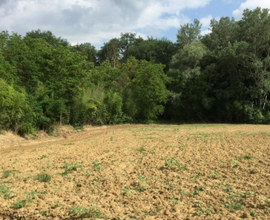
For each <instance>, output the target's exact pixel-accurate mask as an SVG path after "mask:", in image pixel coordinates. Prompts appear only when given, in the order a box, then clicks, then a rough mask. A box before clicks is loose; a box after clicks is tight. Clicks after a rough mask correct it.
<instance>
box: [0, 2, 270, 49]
mask: <svg viewBox="0 0 270 220" xmlns="http://www.w3.org/2000/svg"><path fill="white" fill-rule="evenodd" d="M256 7H262V8H270V0H0V19H1V22H0V31H4V30H7V31H9V32H12V31H13V32H16V33H19V34H21V35H25V33H26V32H29V31H32V30H37V29H40V30H45V31H46V30H50V31H52V33H53V34H55V35H56V36H58V37H62V38H64V39H67V40H68V41H69V42H70V43H71V44H77V43H85V42H89V43H91V44H93V45H95V46H96V47H97V48H99V47H100V46H102V45H103V43H104V42H107V41H108V40H110V39H111V38H114V37H119V36H120V33H125V32H135V33H137V35H140V36H142V37H144V38H146V37H147V36H153V37H154V38H162V37H165V38H168V39H169V40H172V41H175V40H176V34H177V31H178V29H179V28H180V25H183V24H186V23H190V22H193V20H194V19H195V18H197V19H198V20H200V21H201V23H202V25H203V27H202V33H203V34H207V33H209V32H210V30H209V24H210V20H211V19H213V18H215V19H217V20H218V19H219V18H220V17H224V16H229V17H234V18H235V19H236V20H239V19H241V15H242V12H243V10H244V9H246V8H248V9H251V10H252V9H255V8H256Z"/></svg>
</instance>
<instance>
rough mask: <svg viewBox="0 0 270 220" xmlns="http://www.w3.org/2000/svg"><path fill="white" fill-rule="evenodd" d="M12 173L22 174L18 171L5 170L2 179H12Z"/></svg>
mask: <svg viewBox="0 0 270 220" xmlns="http://www.w3.org/2000/svg"><path fill="white" fill-rule="evenodd" d="M12 173H20V171H18V170H5V171H3V174H2V178H3V179H5V178H8V177H10V175H11V174H12Z"/></svg>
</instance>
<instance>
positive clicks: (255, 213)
mask: <svg viewBox="0 0 270 220" xmlns="http://www.w3.org/2000/svg"><path fill="white" fill-rule="evenodd" d="M249 214H250V215H251V216H255V215H257V212H255V211H254V210H252V211H250V212H249Z"/></svg>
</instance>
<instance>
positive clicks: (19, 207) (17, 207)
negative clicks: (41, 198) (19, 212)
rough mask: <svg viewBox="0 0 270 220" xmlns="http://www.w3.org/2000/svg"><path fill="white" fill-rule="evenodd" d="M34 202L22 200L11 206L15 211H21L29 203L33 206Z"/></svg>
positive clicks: (29, 199)
mask: <svg viewBox="0 0 270 220" xmlns="http://www.w3.org/2000/svg"><path fill="white" fill-rule="evenodd" d="M33 201H34V200H33V199H31V198H25V199H22V200H19V201H17V202H15V203H13V204H12V205H11V208H13V209H21V208H23V207H25V206H26V205H27V204H28V203H31V204H32V203H33Z"/></svg>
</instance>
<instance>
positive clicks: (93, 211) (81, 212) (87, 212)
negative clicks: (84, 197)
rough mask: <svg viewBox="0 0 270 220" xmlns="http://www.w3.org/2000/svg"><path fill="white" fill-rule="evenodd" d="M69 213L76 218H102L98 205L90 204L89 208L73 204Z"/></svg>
mask: <svg viewBox="0 0 270 220" xmlns="http://www.w3.org/2000/svg"><path fill="white" fill-rule="evenodd" d="M69 213H70V214H72V215H73V216H74V217H77V218H104V215H103V214H102V213H101V212H100V209H99V207H98V206H92V207H90V208H89V209H86V208H84V207H81V206H73V207H72V208H71V210H70V211H69Z"/></svg>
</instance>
